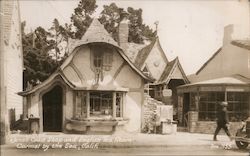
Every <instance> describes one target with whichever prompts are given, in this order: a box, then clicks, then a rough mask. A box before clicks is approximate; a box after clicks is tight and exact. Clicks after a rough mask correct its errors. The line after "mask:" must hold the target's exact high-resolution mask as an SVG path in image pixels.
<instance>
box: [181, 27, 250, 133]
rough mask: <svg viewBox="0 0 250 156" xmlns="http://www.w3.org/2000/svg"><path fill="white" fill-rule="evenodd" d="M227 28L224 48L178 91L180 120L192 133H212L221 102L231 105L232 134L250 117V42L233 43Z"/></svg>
mask: <svg viewBox="0 0 250 156" xmlns="http://www.w3.org/2000/svg"><path fill="white" fill-rule="evenodd" d="M232 33H233V26H232V25H229V26H227V27H226V28H225V34H224V40H223V46H222V47H221V48H219V49H218V51H217V52H215V54H214V55H213V56H212V57H211V58H210V59H209V60H208V61H207V62H206V63H204V65H203V66H202V67H201V68H200V69H199V70H198V71H197V72H196V73H195V74H194V75H192V76H191V77H190V81H191V84H187V85H183V86H180V87H178V89H177V90H178V102H179V105H178V112H179V113H178V114H179V116H178V119H179V121H181V123H182V125H183V126H188V129H189V131H190V132H203V133H213V132H214V130H215V126H216V122H215V120H216V114H217V109H218V107H219V103H220V102H221V101H227V102H228V104H229V105H228V111H229V120H230V122H231V125H232V126H231V131H233V132H235V129H237V128H239V127H238V126H237V125H239V123H240V122H241V121H242V120H244V119H246V118H247V117H248V116H249V115H250V41H249V40H232Z"/></svg>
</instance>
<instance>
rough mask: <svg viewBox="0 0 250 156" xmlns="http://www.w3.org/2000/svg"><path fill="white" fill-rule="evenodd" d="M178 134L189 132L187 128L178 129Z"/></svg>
mask: <svg viewBox="0 0 250 156" xmlns="http://www.w3.org/2000/svg"><path fill="white" fill-rule="evenodd" d="M177 132H188V129H187V127H177Z"/></svg>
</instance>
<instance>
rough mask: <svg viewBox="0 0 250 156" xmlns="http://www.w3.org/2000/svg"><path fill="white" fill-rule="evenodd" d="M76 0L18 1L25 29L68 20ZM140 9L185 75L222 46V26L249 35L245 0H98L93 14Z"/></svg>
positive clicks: (240, 35)
mask: <svg viewBox="0 0 250 156" xmlns="http://www.w3.org/2000/svg"><path fill="white" fill-rule="evenodd" d="M78 2H79V1H78V0H45V1H38V0H20V13H21V20H22V21H26V29H28V30H29V31H30V30H34V29H35V28H36V27H37V26H42V27H44V28H46V29H47V28H50V27H51V25H52V21H53V19H54V18H57V19H58V20H59V22H60V23H69V22H70V16H71V14H72V13H73V10H74V8H75V7H76V6H77V4H78ZM112 2H115V3H116V4H117V5H118V6H119V7H122V8H127V7H133V8H135V9H138V8H141V9H142V10H143V14H142V16H143V21H144V23H145V24H147V25H149V26H150V27H151V28H152V29H154V30H155V25H154V23H155V22H156V21H158V22H159V25H158V36H159V39H160V43H161V46H162V48H163V50H164V52H165V53H166V55H167V58H168V60H170V61H171V60H173V59H174V58H175V57H177V56H178V57H179V60H180V62H181V65H182V67H183V69H184V71H185V73H186V74H187V75H189V74H192V73H195V72H196V71H197V70H198V69H199V68H200V67H201V66H202V65H203V64H204V63H205V62H206V61H207V60H208V59H209V58H210V57H211V56H212V55H213V54H214V53H215V51H217V49H219V48H220V47H221V46H222V43H223V33H224V27H225V26H227V25H229V24H233V25H234V33H233V38H234V39H246V38H249V37H250V35H249V34H250V9H249V6H250V5H249V3H248V0H115V1H113V0H97V5H98V8H97V10H96V12H95V17H98V15H99V13H100V12H101V10H102V9H103V7H102V6H103V5H108V4H110V3H112Z"/></svg>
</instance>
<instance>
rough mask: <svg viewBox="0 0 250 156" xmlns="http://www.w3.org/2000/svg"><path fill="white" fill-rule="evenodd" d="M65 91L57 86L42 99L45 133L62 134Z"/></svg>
mask: <svg viewBox="0 0 250 156" xmlns="http://www.w3.org/2000/svg"><path fill="white" fill-rule="evenodd" d="M62 99H63V89H62V88H61V87H60V86H55V87H54V88H53V89H51V90H50V91H49V92H47V93H45V94H44V95H43V97H42V100H43V102H42V103H43V131H44V132H61V131H62V114H63V113H62V111H63V109H62V106H63V105H62V103H63V100H62Z"/></svg>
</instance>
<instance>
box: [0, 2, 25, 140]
mask: <svg viewBox="0 0 250 156" xmlns="http://www.w3.org/2000/svg"><path fill="white" fill-rule="evenodd" d="M0 10H1V14H0V35H1V36H0V104H1V142H2V143H3V142H4V140H2V139H4V138H5V137H4V136H5V135H4V134H5V133H8V131H9V128H10V127H9V126H10V125H9V122H11V123H13V122H14V121H15V120H18V119H20V115H21V114H22V111H23V110H22V105H23V101H22V97H20V96H19V95H17V93H18V92H19V91H20V90H22V88H23V87H22V83H23V56H22V55H23V54H22V39H21V20H20V12H19V3H18V1H17V0H13V1H0ZM13 69H15V70H13ZM10 110H11V112H13V113H9V111H10ZM10 115H11V118H9V117H10ZM2 136H3V137H2Z"/></svg>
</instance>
